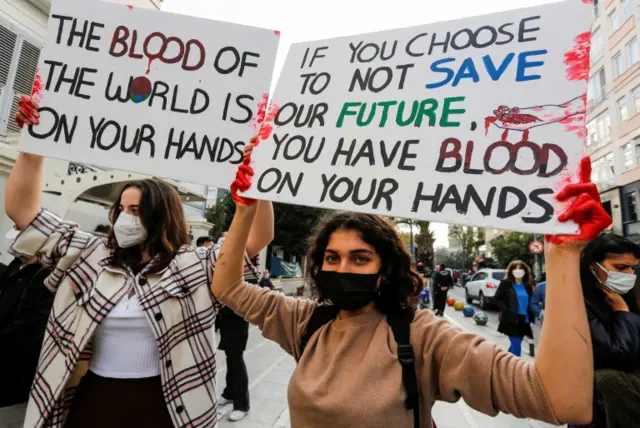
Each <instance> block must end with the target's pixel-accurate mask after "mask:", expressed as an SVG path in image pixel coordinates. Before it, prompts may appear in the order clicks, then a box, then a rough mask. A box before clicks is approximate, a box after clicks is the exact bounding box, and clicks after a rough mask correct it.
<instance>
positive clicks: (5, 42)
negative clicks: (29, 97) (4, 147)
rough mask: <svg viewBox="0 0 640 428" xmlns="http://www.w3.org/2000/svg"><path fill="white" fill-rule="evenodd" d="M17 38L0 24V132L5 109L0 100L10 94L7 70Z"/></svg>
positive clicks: (9, 67) (9, 68)
mask: <svg viewBox="0 0 640 428" xmlns="http://www.w3.org/2000/svg"><path fill="white" fill-rule="evenodd" d="M17 40H18V36H17V35H16V34H15V33H14V32H13V31H11V30H9V29H8V28H5V27H4V26H2V25H0V132H2V129H3V127H4V126H3V122H4V120H3V119H4V118H3V117H2V116H3V111H6V110H4V109H3V106H4V105H5V104H4V103H3V102H2V100H3V99H4V96H6V97H10V94H11V93H10V92H9V93H8V94H7V81H8V80H9V70H11V60H12V58H13V51H14V49H15V47H16V42H17ZM3 95H4V96H3ZM8 99H9V98H7V100H8Z"/></svg>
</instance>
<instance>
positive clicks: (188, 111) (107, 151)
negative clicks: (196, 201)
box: [20, 0, 279, 187]
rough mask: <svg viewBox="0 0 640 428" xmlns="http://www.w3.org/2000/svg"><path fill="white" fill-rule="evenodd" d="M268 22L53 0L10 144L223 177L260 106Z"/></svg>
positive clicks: (274, 39) (118, 165) (193, 178)
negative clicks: (31, 97) (31, 116)
mask: <svg viewBox="0 0 640 428" xmlns="http://www.w3.org/2000/svg"><path fill="white" fill-rule="evenodd" d="M278 41H279V33H278V32H277V31H272V30H265V29H260V28H253V27H247V26H242V25H236V24H230V23H225V22H218V21H211V20H206V19H200V18H193V17H189V16H184V15H177V14H172V13H164V12H158V11H154V10H148V9H142V8H136V7H132V6H125V5H118V4H111V3H106V2H88V1H82V0H55V1H54V2H53V4H52V10H51V17H50V19H49V26H48V29H47V34H46V38H45V47H44V49H43V51H42V53H41V56H40V62H39V72H38V75H37V76H36V83H35V86H34V93H37V96H38V97H39V98H40V103H41V110H40V124H39V125H36V126H30V127H28V128H27V129H26V130H25V131H23V133H22V136H21V139H20V150H21V151H24V152H29V153H35V154H39V155H43V156H47V157H54V158H59V159H66V160H72V161H76V162H82V163H87V164H93V165H98V166H102V167H106V168H115V169H119V170H126V171H134V172H138V173H142V174H149V175H154V176H160V177H168V178H173V179H177V180H184V181H188V182H194V183H202V184H211V185H216V186H219V187H228V186H229V185H230V184H231V182H232V181H233V178H234V176H235V172H236V169H237V166H238V164H239V163H240V162H241V161H242V149H243V147H244V144H245V142H246V141H248V140H249V138H250V137H251V135H253V134H255V132H256V127H257V121H258V118H257V115H258V112H259V110H261V109H262V110H264V108H261V107H260V105H261V104H264V103H266V97H267V95H266V93H267V92H268V90H269V85H270V83H271V75H272V72H273V64H274V62H275V55H276V50H277V46H278Z"/></svg>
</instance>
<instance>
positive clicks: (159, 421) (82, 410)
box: [64, 372, 173, 428]
mask: <svg viewBox="0 0 640 428" xmlns="http://www.w3.org/2000/svg"><path fill="white" fill-rule="evenodd" d="M64 427H65V428H87V427H91V428H114V427H117V428H141V427H153V428H173V423H172V422H171V416H170V415H169V411H168V410H167V405H166V404H165V401H164V396H163V395H162V383H161V381H160V376H156V377H150V378H145V379H113V378H106V377H101V376H98V375H97V374H95V373H93V372H88V373H87V374H86V375H85V376H84V377H83V378H82V380H81V381H80V385H79V386H78V389H77V391H76V396H75V398H74V399H73V404H72V406H71V410H70V411H69V416H68V417H67V421H66V423H65V425H64Z"/></svg>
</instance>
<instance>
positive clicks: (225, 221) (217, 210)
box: [206, 192, 236, 239]
mask: <svg viewBox="0 0 640 428" xmlns="http://www.w3.org/2000/svg"><path fill="white" fill-rule="evenodd" d="M235 211H236V205H235V202H233V199H231V193H228V192H227V193H226V194H225V195H224V196H223V197H222V198H220V199H219V200H218V201H217V202H216V204H215V205H214V206H212V207H210V208H207V214H206V218H207V221H208V222H209V223H213V228H212V229H211V232H210V233H211V236H213V238H214V239H218V238H219V237H220V235H222V232H226V231H227V230H229V226H231V220H232V219H233V214H234V213H235Z"/></svg>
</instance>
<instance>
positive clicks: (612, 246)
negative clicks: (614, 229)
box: [580, 233, 640, 320]
mask: <svg viewBox="0 0 640 428" xmlns="http://www.w3.org/2000/svg"><path fill="white" fill-rule="evenodd" d="M623 254H633V255H634V257H636V258H638V259H640V246H638V245H637V244H635V243H633V242H631V241H630V240H628V239H627V238H624V237H622V236H620V235H616V234H614V233H603V234H601V235H600V236H598V237H597V238H595V239H594V240H593V241H591V242H589V244H587V246H586V247H584V249H583V250H582V254H581V256H580V282H581V283H582V292H583V294H584V298H585V301H586V302H587V303H588V304H589V306H590V307H591V309H593V310H594V312H596V315H597V316H598V317H600V318H603V319H605V320H606V319H608V318H610V315H611V314H610V312H611V311H610V310H609V309H608V306H607V304H606V302H605V294H604V292H603V291H602V290H600V289H599V288H598V285H599V284H600V283H599V282H598V280H597V279H596V277H595V276H594V274H593V272H592V271H591V270H592V269H593V264H594V263H600V264H602V262H603V261H604V260H605V259H606V258H607V257H611V256H615V255H623ZM639 292H640V286H639V284H638V282H636V286H635V287H634V290H632V291H631V292H629V293H627V294H625V295H623V296H622V298H623V299H624V301H625V302H627V305H628V306H629V310H630V311H631V312H634V313H636V314H640V310H639V309H638V302H637V298H638V297H640V294H639Z"/></svg>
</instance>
